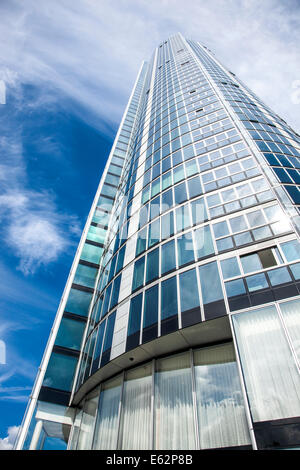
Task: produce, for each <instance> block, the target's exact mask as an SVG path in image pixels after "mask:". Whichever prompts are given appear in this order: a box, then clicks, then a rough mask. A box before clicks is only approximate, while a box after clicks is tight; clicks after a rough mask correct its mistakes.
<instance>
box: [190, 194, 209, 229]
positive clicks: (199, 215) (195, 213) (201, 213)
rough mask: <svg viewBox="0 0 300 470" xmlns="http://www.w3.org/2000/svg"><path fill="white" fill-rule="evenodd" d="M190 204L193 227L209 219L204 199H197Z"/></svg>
mask: <svg viewBox="0 0 300 470" xmlns="http://www.w3.org/2000/svg"><path fill="white" fill-rule="evenodd" d="M190 204H191V209H192V219H193V225H198V224H201V223H202V222H205V221H206V220H207V219H208V217H207V211H206V207H205V201H204V198H201V199H196V200H194V201H192V202H191V203H190Z"/></svg>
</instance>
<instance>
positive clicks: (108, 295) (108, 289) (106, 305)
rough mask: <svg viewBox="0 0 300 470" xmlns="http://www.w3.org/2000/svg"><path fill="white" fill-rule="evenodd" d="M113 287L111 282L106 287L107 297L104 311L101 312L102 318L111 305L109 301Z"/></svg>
mask: <svg viewBox="0 0 300 470" xmlns="http://www.w3.org/2000/svg"><path fill="white" fill-rule="evenodd" d="M111 288H112V284H110V285H109V286H108V288H107V289H106V291H105V294H104V295H105V297H104V302H103V307H102V312H101V318H103V317H104V315H106V313H107V312H108V307H109V302H110V294H111Z"/></svg>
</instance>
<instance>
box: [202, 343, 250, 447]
mask: <svg viewBox="0 0 300 470" xmlns="http://www.w3.org/2000/svg"><path fill="white" fill-rule="evenodd" d="M194 364H195V380H196V394H197V408H198V421H199V430H200V432H199V435H200V448H201V449H209V448H218V447H231V446H237V445H246V444H250V436H249V431H248V426H247V421H246V414H245V409H244V404H243V397H242V391H241V386H240V381H239V376H238V370H237V366H236V362H235V356H234V351H233V346H232V344H224V345H220V346H213V347H210V348H203V349H199V350H198V351H195V352H194Z"/></svg>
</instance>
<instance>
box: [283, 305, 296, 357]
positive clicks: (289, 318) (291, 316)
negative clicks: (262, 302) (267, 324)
mask: <svg viewBox="0 0 300 470" xmlns="http://www.w3.org/2000/svg"><path fill="white" fill-rule="evenodd" d="M280 310H281V313H282V316H283V319H284V323H285V325H286V327H287V329H288V332H289V335H290V338H291V340H292V343H293V347H294V349H295V352H296V355H297V358H298V361H299V362H300V320H299V318H300V301H299V299H297V300H290V301H288V302H283V303H281V304H280Z"/></svg>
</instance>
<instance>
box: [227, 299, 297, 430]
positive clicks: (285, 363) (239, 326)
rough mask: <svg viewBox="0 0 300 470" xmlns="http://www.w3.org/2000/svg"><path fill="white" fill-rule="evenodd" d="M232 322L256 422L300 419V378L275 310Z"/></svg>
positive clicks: (241, 316)
mask: <svg viewBox="0 0 300 470" xmlns="http://www.w3.org/2000/svg"><path fill="white" fill-rule="evenodd" d="M232 318H233V324H234V329H235V333H236V336H237V344H238V349H239V351H240V356H241V362H242V369H243V373H244V377H245V382H246V388H247V392H248V397H249V401H250V408H251V412H252V417H253V420H254V422H257V421H269V420H274V419H283V418H285V419H286V418H288V417H294V416H299V413H300V376H299V373H298V370H297V367H296V364H295V362H294V358H293V356H292V353H291V351H290V349H289V346H288V343H287V340H286V338H285V335H284V332H283V330H282V327H281V324H280V321H279V318H278V314H277V312H276V309H275V307H273V306H270V307H265V308H260V309H257V310H251V311H250V312H243V313H239V314H237V315H233V316H232ZM261 358H264V360H261ZM287 397H288V400H287Z"/></svg>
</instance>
